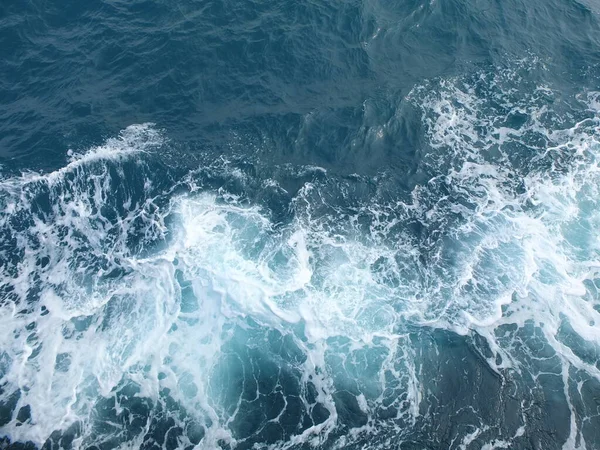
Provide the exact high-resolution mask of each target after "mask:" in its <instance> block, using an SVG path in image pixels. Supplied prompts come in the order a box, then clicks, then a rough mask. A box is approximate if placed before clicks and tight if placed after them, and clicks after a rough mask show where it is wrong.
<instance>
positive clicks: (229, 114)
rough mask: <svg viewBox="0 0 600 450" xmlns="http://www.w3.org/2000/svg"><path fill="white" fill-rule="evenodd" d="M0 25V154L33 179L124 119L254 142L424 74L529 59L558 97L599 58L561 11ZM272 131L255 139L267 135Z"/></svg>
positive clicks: (191, 9) (108, 9)
mask: <svg viewBox="0 0 600 450" xmlns="http://www.w3.org/2000/svg"><path fill="white" fill-rule="evenodd" d="M0 17H1V22H0V33H1V38H2V42H3V45H2V50H1V52H2V53H1V54H0V58H2V60H3V65H2V69H1V70H2V72H1V73H2V76H1V77H0V80H1V83H2V84H1V85H0V88H1V89H0V101H1V103H2V105H3V108H2V109H3V113H2V116H0V117H1V119H2V120H1V123H2V128H1V129H0V134H1V135H2V141H0V143H1V144H2V148H1V152H2V154H3V155H4V156H5V158H17V159H19V160H20V159H21V158H24V157H25V156H27V157H28V160H29V165H30V166H35V167H56V166H57V165H59V164H60V161H61V155H62V152H63V151H64V150H63V149H64V148H65V147H79V146H86V145H89V144H90V143H94V142H99V141H101V140H102V139H103V138H105V137H106V136H109V135H114V134H115V133H116V132H117V131H118V130H120V129H122V128H123V127H124V126H125V125H128V124H131V123H140V122H146V121H154V122H157V123H159V125H160V126H162V127H166V128H167V129H169V132H170V133H171V135H172V136H173V137H174V138H176V139H177V140H180V141H188V142H189V141H196V142H198V143H202V142H204V143H206V142H213V143H215V142H221V141H222V139H223V135H227V130H228V129H231V128H232V127H233V128H235V127H241V128H242V129H248V128H254V129H257V130H258V129H261V128H262V127H263V126H264V124H265V123H268V122H270V121H272V120H275V121H278V120H281V119H284V118H285V117H286V116H292V117H295V118H296V119H295V120H301V118H302V117H303V116H304V115H306V114H308V113H310V112H313V111H316V112H321V114H324V113H327V110H328V109H330V110H333V111H339V114H340V117H343V111H344V109H347V108H351V109H353V110H354V114H356V113H357V112H358V111H360V109H361V108H362V105H363V103H364V101H365V100H367V99H369V98H376V97H377V95H378V94H377V93H378V92H379V91H380V90H381V88H382V87H383V88H384V89H385V90H390V89H391V90H392V91H399V92H400V93H401V94H406V93H408V92H409V91H410V89H411V88H412V87H413V86H414V84H415V83H419V82H421V81H422V80H423V79H424V78H433V77H437V76H450V75H454V74H457V73H460V72H463V71H465V70H469V69H472V68H473V65H474V64H492V65H503V64H505V63H506V61H507V60H508V61H510V60H514V59H519V58H524V57H528V56H531V55H534V56H535V57H539V58H542V59H543V60H544V61H546V63H547V64H548V66H549V67H550V68H551V71H550V74H551V75H549V77H550V79H549V81H551V82H554V83H558V84H559V85H560V86H561V89H564V90H565V91H569V90H571V91H572V90H573V88H574V87H575V86H578V87H579V88H581V87H584V86H590V87H592V86H595V85H596V84H597V83H596V82H595V81H594V80H595V77H596V75H597V74H596V72H595V71H594V70H593V69H592V70H590V68H593V67H596V66H597V64H598V62H599V59H600V58H599V53H598V50H597V49H598V42H599V33H598V29H599V27H598V23H597V22H598V18H597V17H598V16H597V14H595V13H594V12H592V11H590V9H589V8H586V7H585V6H584V5H582V4H580V3H577V2H574V1H573V2H567V3H564V2H563V3H559V2H553V3H552V4H551V5H548V4H544V5H542V4H541V3H539V2H537V3H536V2H534V3H531V2H529V3H527V4H525V3H523V2H520V1H516V0H515V1H512V2H510V3H509V4H506V3H503V4H501V5H500V4H494V5H487V4H483V3H481V2H474V3H473V2H471V3H469V4H468V5H467V4H463V3H461V2H458V1H444V2H434V3H430V2H421V1H415V2H408V3H402V4H398V5H396V4H391V3H389V2H364V3H363V2H358V1H347V2H342V3H339V4H335V5H332V4H329V3H327V2H316V3H315V2H312V3H303V2H300V3H298V2H285V3H281V2H279V3H269V2H267V3H264V4H260V5H259V4H256V3H253V2H246V3H244V4H243V5H241V4H230V3H228V2H211V3H209V4H202V3H198V2H196V1H188V2H184V3H181V2H179V3H177V4H175V3H170V2H159V3H156V2H148V1H136V2H132V3H127V4H120V3H117V4H115V3H107V2H96V3H92V4H85V5H84V4H81V3H77V2H71V1H70V2H67V3H64V2H61V3H60V4H58V3H56V2H54V3H53V2H43V3H42V2H39V1H38V2H30V3H28V4H23V3H19V2H4V3H3V5H2V12H1V13H0ZM283 129H285V126H283V127H281V126H278V127H276V129H275V130H274V132H273V135H271V133H270V132H268V131H263V134H267V137H269V138H271V137H272V138H273V139H275V138H276V136H277V134H279V133H280V132H281V131H282V130H283ZM353 132H354V130H353V129H352V127H348V125H347V124H342V125H337V126H336V125H335V124H331V126H330V127H329V130H328V133H327V134H329V135H330V136H331V139H332V141H331V144H332V145H333V146H334V147H336V146H337V145H336V141H335V138H337V139H339V140H340V142H343V141H344V140H346V139H348V136H350V135H352V134H353ZM323 138H324V136H321V137H318V133H316V134H315V135H314V137H312V138H311V141H312V140H314V139H323ZM308 142H310V141H307V143H308ZM398 144H401V142H399V143H398ZM401 147H402V145H397V147H396V148H397V149H401ZM226 151H227V150H226V149H225V148H223V147H220V148H219V149H218V152H219V153H223V152H226ZM289 151H290V148H289V147H287V146H280V147H276V148H274V149H272V151H271V153H270V154H271V155H272V156H274V157H277V156H279V155H282V154H283V152H289ZM293 157H294V158H298V159H300V158H305V157H306V156H302V153H301V150H298V151H295V152H293ZM331 157H333V158H335V161H340V160H341V161H343V160H344V159H348V158H352V156H351V154H350V153H348V152H344V154H343V156H342V155H339V154H338V155H337V157H336V156H335V155H332V156H331ZM359 157H360V158H361V159H362V160H363V161H364V159H365V158H364V155H357V159H356V160H355V161H359V159H358V158H359ZM309 160H310V158H309ZM313 161H314V162H315V163H317V162H318V161H319V159H318V158H316V159H314V160H313ZM386 163H387V160H385V159H384V160H381V161H380V162H379V163H378V164H379V165H380V166H381V165H384V164H386ZM19 164H21V163H19ZM354 164H357V163H356V162H355V163H354ZM370 164H375V163H373V162H371V163H370Z"/></svg>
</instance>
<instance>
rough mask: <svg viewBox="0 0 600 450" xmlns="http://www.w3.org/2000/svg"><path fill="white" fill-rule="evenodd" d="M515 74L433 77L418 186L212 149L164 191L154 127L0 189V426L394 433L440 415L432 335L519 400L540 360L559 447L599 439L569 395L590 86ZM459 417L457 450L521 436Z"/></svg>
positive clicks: (581, 318) (513, 428) (294, 443)
mask: <svg viewBox="0 0 600 450" xmlns="http://www.w3.org/2000/svg"><path fill="white" fill-rule="evenodd" d="M513 75H514V73H513V72H511V71H506V72H502V71H500V72H498V73H496V74H493V75H491V74H478V76H477V77H474V78H473V79H469V80H438V81H432V82H431V84H430V85H428V86H424V87H422V88H416V89H415V90H414V91H413V92H412V93H411V94H410V95H409V97H408V98H407V99H404V100H403V101H405V102H412V103H413V104H415V105H416V106H415V107H416V108H418V110H419V111H420V113H421V122H422V123H423V124H424V129H425V135H424V139H425V141H426V142H427V145H426V146H425V148H424V149H423V150H422V151H423V154H422V159H421V160H420V164H421V166H420V168H419V170H420V172H421V173H422V174H423V176H424V179H425V182H423V183H419V184H418V185H417V186H415V187H414V189H413V190H412V192H411V193H410V195H400V194H399V193H398V192H397V191H394V190H393V189H395V186H392V187H390V186H389V185H387V184H386V182H387V181H386V180H387V179H388V178H386V177H388V176H389V175H386V174H381V175H380V177H379V178H378V180H377V183H376V184H377V186H376V187H375V188H373V183H372V182H371V181H370V180H367V179H364V178H361V177H360V176H354V177H349V178H344V179H340V178H336V177H334V176H331V175H329V174H328V173H327V172H325V171H322V170H317V169H315V168H300V169H298V168H294V167H284V168H279V169H278V170H280V171H281V172H280V174H281V173H283V177H289V178H293V179H294V180H304V181H303V182H302V183H300V184H301V187H300V188H299V190H298V192H297V193H296V194H295V195H294V196H290V195H289V194H288V193H287V191H285V190H284V189H282V188H281V187H280V183H279V181H278V180H277V179H275V178H277V174H272V175H273V179H260V176H258V175H256V174H255V173H253V174H252V175H251V176H250V175H248V174H247V173H246V172H244V170H243V167H242V168H240V167H235V164H234V163H231V162H229V161H226V160H222V161H219V162H216V163H213V164H210V165H207V166H206V167H202V168H200V169H198V170H195V171H191V172H189V173H188V174H187V175H186V176H185V177H183V178H179V180H180V181H178V182H176V183H174V184H175V185H165V183H164V182H163V183H162V184H161V181H160V180H161V179H160V177H159V175H161V174H160V173H159V172H160V170H163V169H164V166H161V165H160V161H159V159H160V158H159V154H160V152H155V150H156V149H161V148H162V146H164V145H165V139H164V138H163V137H162V134H161V133H160V132H158V131H156V130H155V129H154V128H153V127H152V126H151V125H140V126H133V127H130V128H128V129H126V130H124V131H123V133H122V134H121V136H120V137H119V138H116V139H111V140H108V141H107V142H106V143H105V144H104V145H102V146H99V147H96V148H94V149H91V150H90V151H89V152H87V153H84V154H82V155H79V156H76V155H75V156H74V155H71V159H70V162H69V163H68V164H67V165H66V166H65V167H63V168H62V169H59V170H57V171H55V172H52V173H49V174H33V173H29V174H24V175H23V176H21V177H16V178H7V179H4V180H2V181H1V182H0V207H1V209H2V213H1V214H0V233H1V236H2V242H3V244H2V247H1V249H0V252H2V261H3V263H2V266H1V276H2V287H1V288H0V289H1V291H0V292H1V293H2V307H1V308H0V321H1V322H2V323H3V324H6V326H5V327H3V328H2V330H0V348H2V353H1V354H0V386H2V390H1V391H0V402H1V405H2V408H3V409H2V411H8V413H4V412H3V413H2V414H3V415H2V418H3V425H2V433H3V434H6V435H7V436H9V438H10V439H11V441H26V440H31V441H33V442H34V443H35V444H37V445H39V446H41V445H43V444H44V443H45V442H47V441H48V440H51V441H52V442H59V441H61V440H62V441H61V442H63V441H64V440H66V439H67V438H69V439H72V443H73V444H72V445H73V446H75V447H88V446H92V445H100V444H102V445H105V446H109V447H111V448H119V447H120V448H126V447H139V446H141V445H142V444H144V445H146V444H147V445H150V444H156V445H158V446H161V447H165V448H177V447H186V446H198V447H199V448H207V449H208V448H217V447H219V446H221V447H224V446H226V445H229V446H230V447H234V448H235V447H238V448H251V447H252V446H253V445H255V444H256V445H268V446H269V448H273V449H278V448H299V447H302V446H303V445H304V444H306V445H309V446H314V447H331V448H345V447H351V446H352V445H356V446H364V448H377V447H378V446H380V447H381V446H383V447H385V446H386V445H388V444H389V445H392V442H395V443H397V442H400V441H402V440H404V439H407V440H410V439H416V438H415V435H416V433H418V432H419V430H427V427H428V426H431V424H434V423H436V422H435V420H433V419H434V418H435V415H436V414H438V415H439V414H442V412H443V411H444V405H443V404H441V402H440V401H439V400H436V399H437V398H438V396H441V395H442V394H443V392H442V393H440V392H437V391H436V386H438V385H439V386H441V385H442V384H443V381H444V379H445V378H444V376H446V372H444V370H447V371H450V369H438V370H437V372H434V373H435V375H434V376H433V377H431V376H429V375H428V374H431V373H432V372H431V370H432V366H435V364H436V363H437V361H442V360H443V358H444V357H445V356H446V355H445V354H444V351H447V352H450V351H457V350H456V348H458V347H459V346H452V345H450V344H448V345H447V348H446V349H445V350H444V347H443V345H444V344H443V342H442V341H443V340H444V339H446V340H447V341H448V342H451V340H452V339H464V340H465V341H464V342H467V343H469V345H471V346H472V347H473V348H474V349H475V350H473V351H474V352H479V353H478V355H479V356H478V357H480V358H481V359H482V360H483V361H485V365H486V366H487V367H489V368H491V369H492V371H493V373H494V374H495V375H494V377H499V378H500V379H502V380H503V381H502V383H503V384H502V385H501V386H500V387H499V388H498V389H504V387H503V386H510V387H511V388H512V389H514V391H515V392H518V393H519V395H521V396H522V399H523V400H522V404H523V405H525V404H526V403H527V402H530V403H531V404H534V403H535V397H534V394H535V392H537V391H536V390H539V392H542V394H543V395H546V396H548V395H549V394H548V392H550V388H549V387H548V386H549V385H550V384H551V382H549V381H545V380H546V378H544V376H547V375H548V373H551V374H553V375H552V376H553V377H554V378H552V380H554V381H552V383H559V388H557V387H556V386H555V385H552V389H553V391H552V392H560V393H561V395H563V396H564V398H565V402H566V404H567V406H568V408H567V409H568V419H567V421H568V422H569V429H568V430H567V431H566V432H565V433H566V434H565V435H564V436H563V437H562V438H561V439H563V441H564V445H565V448H569V447H576V446H580V447H581V448H585V447H586V446H587V447H588V448H589V447H590V446H591V440H593V435H592V434H590V433H591V432H588V431H584V427H583V425H582V424H581V422H578V420H579V417H580V416H581V415H585V414H586V411H584V410H583V409H582V407H581V405H580V403H582V402H584V400H585V399H584V400H581V401H580V400H579V398H584V395H583V394H581V392H583V389H582V388H581V386H583V385H584V384H585V383H590V382H591V381H590V380H600V369H599V368H598V367H597V365H596V362H595V361H594V359H593V357H590V355H593V354H594V353H593V352H594V351H595V350H596V349H598V346H599V345H600V340H599V339H600V335H599V332H598V328H597V326H596V324H597V323H600V317H598V315H599V312H598V311H599V310H600V300H599V299H598V295H597V291H596V288H595V286H597V282H596V280H597V272H598V267H600V261H599V259H598V250H599V247H598V245H599V238H598V233H597V231H596V230H597V229H598V227H597V225H598V224H599V222H600V215H599V214H598V213H597V211H599V210H600V208H598V206H600V205H598V201H597V199H598V195H597V194H598V192H597V186H598V185H599V181H600V180H599V179H598V175H599V173H598V154H599V153H598V152H599V151H600V139H599V137H600V117H599V114H600V110H599V109H598V104H599V102H598V98H600V96H599V95H598V94H595V93H589V94H587V95H586V96H584V97H582V98H580V99H578V100H575V101H576V102H577V104H578V105H579V111H580V116H581V117H577V118H576V119H573V120H572V121H571V122H570V123H567V122H568V120H567V119H563V116H562V112H561V111H560V110H558V108H559V106H553V108H556V109H557V110H556V111H554V110H551V109H550V106H549V105H548V101H547V98H548V96H551V95H552V94H551V92H552V91H551V90H550V89H549V88H537V87H535V88H531V87H528V88H530V89H528V91H527V92H528V94H527V95H526V96H523V95H522V93H515V91H514V90H513V89H512V88H511V87H510V82H511V80H512V79H513V78H514V76H513ZM397 119H398V118H392V119H390V120H392V121H393V120H397ZM392 125H394V124H391V125H390V126H392ZM388 128H389V127H388ZM381 129H382V130H383V129H385V126H383V125H382V126H381ZM159 169H160V170H159ZM163 175H164V174H163ZM257 177H258V179H256V178H257ZM294 177H295V178H294ZM173 178H175V177H173ZM392 181H393V178H392ZM392 184H393V182H392ZM259 194H260V195H259ZM261 196H262V197H261ZM257 198H259V199H262V198H265V199H271V200H272V199H273V198H275V199H276V200H277V201H280V202H281V203H282V204H284V205H285V210H286V214H280V215H279V216H277V217H279V219H278V220H275V219H274V217H275V215H276V214H277V211H276V210H275V209H270V208H269V207H268V205H270V204H271V203H269V202H268V201H266V200H265V202H264V203H261V202H260V201H256V199H257ZM286 199H287V200H286ZM286 201H287V203H286ZM274 203H276V202H274ZM281 217H284V219H281ZM415 230H416V231H415ZM439 333H445V334H439ZM440 336H442V337H440ZM457 336H458V337H457ZM432 342H433V343H432ZM440 342H442V343H441V344H440ZM452 342H454V341H452ZM460 342H463V341H460ZM533 344H535V345H538V346H539V347H540V348H543V349H544V352H545V353H544V352H541V351H537V350H535V351H534V350H532V347H527V345H530V346H531V345H533ZM538 353H539V354H538ZM448 354H450V353H448ZM540 354H541V355H542V356H540ZM461 357H462V358H464V360H467V358H471V357H473V355H472V353H466V354H463V355H462V356H461ZM447 365H448V364H447ZM556 367H560V371H559V372H556ZM464 370H467V369H466V368H465V369H464ZM553 370H554V371H555V372H556V373H554V372H552V371H553ZM478 373H483V370H481V371H480V372H478ZM481 376H482V377H483V375H481ZM432 379H433V380H432ZM490 379H492V380H497V378H493V377H492V378H490ZM556 380H558V381H556ZM577 380H579V381H577ZM490 383H491V382H490ZM511 383H512V384H511ZM577 383H580V384H579V385H578V384H577ZM573 386H575V387H576V388H575V389H574V388H573ZM577 386H579V388H577ZM531 392H533V394H532V393H531ZM465 395H467V394H465ZM535 395H537V394H535ZM556 395H558V394H556ZM556 395H555V396H556ZM490 397H492V396H491V395H490ZM490 401H491V400H490ZM436 402H437V403H436ZM470 408H471V409H472V410H473V411H475V413H477V414H475V413H474V414H475V416H474V417H475V418H473V419H472V420H473V422H472V424H471V425H472V427H471V428H469V429H465V430H463V431H460V433H462V434H460V435H456V436H455V437H454V440H453V442H455V444H456V445H455V447H456V448H469V447H470V446H472V445H475V444H477V445H482V446H483V445H488V446H489V447H490V448H493V447H494V446H495V447H502V446H508V445H513V444H514V443H515V442H519V440H520V439H529V438H530V437H531V433H534V432H535V430H534V428H535V427H534V426H532V425H530V424H529V423H527V422H526V420H525V419H519V420H520V422H519V421H516V422H515V423H511V425H510V426H508V425H507V427H506V428H501V427H496V426H494V424H492V423H491V422H490V421H491V420H492V419H494V417H492V416H485V414H484V412H485V411H484V407H480V406H478V405H475V404H472V405H470ZM477 408H479V409H477ZM521 408H522V410H525V407H524V406H521ZM466 409H468V408H466ZM466 409H465V410H466ZM440 411H441V412H440ZM520 412H522V415H523V417H526V418H528V419H527V420H533V419H531V417H534V416H535V415H534V414H529V415H526V414H525V413H524V412H523V411H521V410H520ZM4 417H6V420H5V419H4ZM423 432H425V431H423ZM561 436H562V435H561ZM589 436H592V437H591V438H590V437H589ZM377 439H379V440H377ZM590 439H591V440H590ZM588 441H589V442H588ZM407 442H409V441H407ZM486 443H487V444H486ZM61 445H62V444H61Z"/></svg>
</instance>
